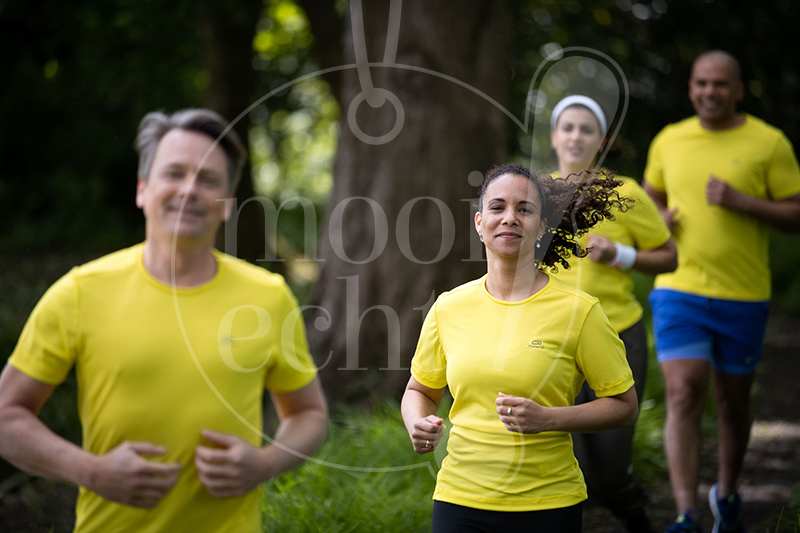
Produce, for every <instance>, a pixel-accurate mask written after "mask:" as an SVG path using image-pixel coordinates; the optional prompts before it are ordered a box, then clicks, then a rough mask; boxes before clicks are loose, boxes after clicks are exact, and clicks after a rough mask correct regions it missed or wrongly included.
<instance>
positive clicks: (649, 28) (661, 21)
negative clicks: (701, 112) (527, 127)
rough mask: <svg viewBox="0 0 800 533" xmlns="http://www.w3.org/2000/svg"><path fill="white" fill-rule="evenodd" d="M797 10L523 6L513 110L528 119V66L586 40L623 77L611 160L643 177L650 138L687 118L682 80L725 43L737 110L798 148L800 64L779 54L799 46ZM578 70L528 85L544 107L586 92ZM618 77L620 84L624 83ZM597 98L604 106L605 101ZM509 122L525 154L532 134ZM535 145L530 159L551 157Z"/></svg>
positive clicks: (548, 1)
mask: <svg viewBox="0 0 800 533" xmlns="http://www.w3.org/2000/svg"><path fill="white" fill-rule="evenodd" d="M796 13H797V6H796V5H795V4H793V3H792V2H789V1H777V2H771V3H770V4H769V8H768V7H767V6H766V5H765V4H763V3H757V2H756V3H753V2H744V1H733V2H718V1H717V2H715V1H713V0H709V1H706V2H667V1H664V0H655V1H653V2H646V3H637V2H632V1H631V0H591V1H588V2H577V1H565V2H558V1H555V0H526V1H523V2H519V3H517V4H516V9H515V17H514V25H515V30H516V31H515V32H514V38H515V43H514V51H513V53H512V57H511V60H510V65H509V66H510V74H511V76H512V91H513V93H512V98H511V100H510V101H511V102H513V104H512V107H513V109H514V110H515V114H516V115H517V116H520V117H521V116H524V107H523V106H524V104H525V101H526V96H527V95H528V91H529V85H530V82H531V79H532V78H533V75H534V72H535V70H536V68H537V67H539V65H540V64H541V63H542V61H543V60H544V58H545V56H547V55H548V54H549V53H551V52H553V51H557V50H559V49H561V48H566V47H570V46H583V47H588V48H591V49H594V50H597V51H599V52H602V53H604V54H607V55H608V56H610V57H611V58H612V59H613V60H614V61H615V62H616V63H618V64H619V65H620V67H621V68H622V70H623V72H624V73H625V79H626V81H627V83H628V86H629V88H630V96H631V100H630V107H629V109H628V112H627V114H626V116H625V120H624V122H623V124H622V130H621V135H620V137H619V138H618V139H617V141H616V145H617V147H618V148H619V149H620V154H619V158H618V159H617V160H615V161H614V160H609V161H608V163H609V164H610V165H611V166H612V168H617V169H619V170H620V171H622V173H625V174H627V175H633V176H641V175H642V171H643V169H644V165H645V159H646V155H647V148H648V146H649V144H650V141H651V140H652V138H653V136H654V135H655V134H656V133H657V132H658V131H659V130H660V129H661V128H663V127H664V126H665V125H666V124H667V123H669V122H675V121H677V120H680V119H682V118H684V117H687V116H689V115H691V114H693V110H692V107H691V105H690V103H689V100H688V97H687V86H686V80H687V79H688V77H689V73H690V69H691V64H692V61H693V60H694V59H695V58H696V57H697V55H699V54H700V53H702V52H704V51H707V50H710V49H724V50H727V51H729V52H731V53H732V54H733V55H735V56H737V57H738V58H739V59H740V61H741V63H742V71H743V77H744V83H745V98H744V101H743V102H742V104H741V109H743V110H745V111H747V112H750V113H753V114H754V115H756V116H759V117H761V118H763V119H764V120H766V121H767V122H769V123H771V124H773V125H775V126H777V127H779V128H781V129H782V130H784V131H785V132H786V134H787V135H788V137H789V138H790V139H791V140H792V141H793V142H794V144H795V145H797V144H798V142H800V120H798V119H800V107H797V106H792V105H788V102H791V97H790V95H791V94H794V93H795V92H796V91H797V89H798V87H800V67H798V65H796V64H792V65H789V64H787V62H786V61H784V60H782V57H785V51H786V50H791V49H794V48H795V45H794V36H793V33H792V28H793V22H792V21H793V20H794V19H795V17H796ZM767 36H769V38H767ZM580 55H582V56H585V57H592V58H595V59H597V60H598V61H600V63H604V64H605V65H606V66H608V67H610V68H611V70H612V71H614V69H613V67H612V65H611V64H610V63H608V62H606V61H604V60H601V59H599V58H597V56H593V55H590V54H587V53H584V52H581V53H580ZM569 56H570V54H567V55H566V57H569ZM559 63H561V61H553V62H551V63H549V64H548V65H547V67H548V68H547V69H546V71H548V72H549V71H550V67H553V66H555V67H556V70H558V69H559V68H560V67H559V66H558V65H559ZM595 66H597V65H595ZM577 70H578V69H577V64H576V65H574V66H573V67H569V68H565V69H563V72H561V73H559V74H566V75H567V76H568V78H564V77H563V76H556V78H559V77H560V78H561V79H560V80H559V79H554V78H553V75H554V74H556V72H555V71H553V72H552V73H551V75H550V77H549V79H548V77H547V76H545V77H543V78H542V80H541V81H542V84H541V85H540V86H536V87H534V89H541V90H543V91H544V92H545V93H546V94H547V95H548V96H549V97H550V98H549V99H548V101H547V102H545V103H544V104H543V105H545V109H546V110H549V109H552V106H553V104H554V103H555V101H553V100H554V98H557V97H560V96H561V95H562V94H564V95H565V94H568V93H570V92H580V91H581V90H583V88H582V87H583V86H581V85H580V83H575V77H574V75H575V74H576V73H577ZM592 70H593V69H588V70H586V69H584V70H583V72H584V74H583V75H582V76H581V77H580V79H581V80H582V83H589V84H590V85H591V83H595V88H596V89H598V90H600V91H599V92H600V93H601V94H608V93H607V92H604V91H603V90H601V89H602V85H603V84H602V83H601V80H599V79H598V77H599V75H600V72H599V71H598V72H597V75H595V74H594V73H592V72H591V71H592ZM553 81H556V82H557V85H558V87H556V86H555V85H553V83H552V82H553ZM618 81H619V82H620V86H621V82H622V80H618ZM562 82H567V83H562ZM561 87H563V88H561ZM559 91H561V92H559ZM601 103H605V102H602V97H601ZM609 114H614V113H613V112H612V113H609ZM617 115H619V113H617ZM547 116H549V113H548V114H547ZM618 118H619V117H618ZM509 127H510V128H512V129H513V134H512V136H511V139H512V140H513V143H514V144H515V147H514V148H515V150H513V151H516V152H518V153H526V152H525V149H524V147H523V144H524V141H528V140H529V139H528V138H527V137H526V136H525V134H523V133H521V132H520V131H519V130H518V129H517V128H516V126H513V125H512V124H509ZM545 129H546V128H545ZM539 148H540V150H539V151H538V152H535V153H534V154H533V157H534V159H535V160H538V161H542V162H543V164H544V163H546V162H547V161H548V159H547V156H548V154H547V152H548V144H547V143H546V142H545V143H541V142H540V143H539Z"/></svg>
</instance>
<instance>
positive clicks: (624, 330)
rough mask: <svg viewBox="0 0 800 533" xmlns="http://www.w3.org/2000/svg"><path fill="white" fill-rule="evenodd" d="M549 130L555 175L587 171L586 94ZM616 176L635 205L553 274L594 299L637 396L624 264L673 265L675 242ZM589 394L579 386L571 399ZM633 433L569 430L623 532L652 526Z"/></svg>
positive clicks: (652, 268)
mask: <svg viewBox="0 0 800 533" xmlns="http://www.w3.org/2000/svg"><path fill="white" fill-rule="evenodd" d="M550 130H551V131H550V139H551V142H552V144H553V148H554V149H555V152H556V155H557V157H558V169H559V175H560V177H568V176H572V179H585V178H586V177H587V176H589V175H590V174H589V173H586V172H583V173H581V171H582V170H586V169H589V170H592V169H594V168H595V166H596V164H597V159H598V156H599V154H600V152H601V151H602V150H603V148H604V146H605V142H606V133H607V130H608V123H607V121H606V116H605V114H604V113H603V110H602V108H601V107H600V105H598V103H597V102H595V101H594V100H592V99H591V98H589V97H587V96H579V95H573V96H568V97H566V98H564V99H563V100H561V101H560V102H559V103H558V104H556V106H555V108H554V109H553V113H552V115H551V117H550ZM617 179H621V180H623V181H624V184H623V186H622V187H620V190H619V194H620V195H621V196H624V197H627V198H630V199H632V200H634V204H633V205H632V207H631V208H630V209H629V210H628V211H626V212H624V213H617V214H616V216H615V218H614V219H613V220H611V219H607V220H604V221H603V222H601V223H600V224H598V225H597V226H595V227H594V228H593V229H592V231H591V233H589V234H588V235H586V236H584V237H583V238H582V240H581V244H582V245H583V246H584V247H586V248H588V249H589V255H588V257H586V258H584V259H578V258H576V257H575V256H571V258H570V267H571V268H569V269H561V270H559V271H558V272H557V274H556V275H557V277H558V278H559V279H560V280H562V281H566V282H567V283H570V284H572V285H575V286H576V287H578V288H580V289H581V290H584V291H586V292H588V293H589V294H591V295H592V296H594V297H596V298H598V299H599V300H600V305H601V306H602V307H603V310H604V311H605V312H606V314H607V315H608V318H609V320H610V322H611V325H612V326H613V327H614V328H615V329H616V330H617V332H618V333H619V336H620V338H621V339H622V341H623V342H624V343H625V349H626V352H627V357H628V363H629V364H630V366H631V369H632V371H633V376H634V379H635V381H636V392H637V394H638V397H639V400H640V401H641V398H642V396H643V394H644V383H645V377H646V374H647V334H646V332H645V328H644V324H643V323H642V316H643V310H642V306H641V305H640V304H639V302H638V301H637V300H636V298H635V297H634V294H633V279H632V278H631V270H632V269H636V270H639V271H640V272H644V273H646V274H659V273H661V272H669V271H671V270H674V269H675V268H676V267H677V266H678V260H677V249H676V247H675V243H674V241H673V240H672V237H671V236H670V232H669V230H668V229H667V226H666V225H665V224H664V221H663V219H662V218H661V216H660V215H659V213H658V210H657V209H656V206H655V205H654V204H653V201H652V200H651V199H650V197H649V196H648V195H647V194H646V193H645V192H644V190H643V189H642V188H641V187H640V186H639V184H638V183H636V181H634V180H633V179H631V178H625V177H617ZM594 398H595V396H594V394H593V393H592V391H591V390H590V389H588V388H587V387H584V388H583V389H582V390H581V392H580V394H579V395H578V397H577V398H576V400H575V402H576V404H579V403H583V402H587V401H591V400H593V399H594ZM633 434H634V426H628V427H626V428H622V429H615V430H612V431H607V432H604V433H595V434H587V433H575V434H573V436H572V437H573V443H574V447H575V455H576V457H577V458H578V461H579V462H580V465H581V470H582V471H583V474H584V478H585V480H586V484H587V486H588V488H589V493H590V494H591V496H592V497H593V498H595V499H596V500H598V501H599V502H600V503H602V504H603V505H604V506H605V507H607V508H608V509H609V510H610V511H611V512H612V513H613V514H614V515H615V516H616V517H617V518H619V519H620V520H622V522H623V524H625V526H626V528H627V530H628V531H630V532H651V531H653V528H652V526H651V525H650V522H649V520H648V519H647V515H646V513H645V503H646V498H645V494H644V491H643V490H642V489H641V488H640V487H639V485H638V484H637V483H636V479H635V477H634V475H633V469H632V468H631V446H632V440H633Z"/></svg>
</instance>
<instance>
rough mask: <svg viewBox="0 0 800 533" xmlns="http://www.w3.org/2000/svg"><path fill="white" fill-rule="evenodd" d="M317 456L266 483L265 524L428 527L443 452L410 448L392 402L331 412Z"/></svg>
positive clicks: (277, 527) (298, 528)
mask: <svg viewBox="0 0 800 533" xmlns="http://www.w3.org/2000/svg"><path fill="white" fill-rule="evenodd" d="M442 449H443V448H442ZM315 458H316V459H317V461H314V462H310V461H309V462H306V463H305V464H304V465H303V466H302V467H300V468H299V469H297V470H294V471H292V472H289V473H287V474H284V475H283V476H280V477H279V478H277V479H275V480H272V481H270V482H268V483H267V484H266V485H265V486H264V489H265V490H264V496H263V500H262V511H263V516H264V530H265V531H268V532H281V533H292V532H297V533H301V532H302V533H306V532H309V533H310V532H315V531H319V532H323V531H324V532H333V533H345V532H346V533H360V532H363V533H380V532H388V531H397V532H415V531H420V532H422V531H430V522H431V513H432V510H433V501H432V500H431V496H432V495H433V489H434V485H435V479H434V477H433V474H432V472H436V471H437V470H438V464H437V459H441V456H440V454H436V456H435V455H434V454H427V455H424V456H420V455H417V454H416V453H414V451H413V449H412V447H411V442H410V440H409V438H408V433H406V430H405V427H404V426H403V422H402V419H401V417H400V410H399V407H398V406H397V405H396V404H391V403H386V404H384V405H382V406H380V407H378V408H377V409H375V410H374V411H373V412H372V413H369V414H364V413H357V412H354V411H350V412H346V413H345V414H343V415H340V416H338V417H336V418H335V420H334V423H333V424H331V427H330V433H329V435H328V440H327V441H326V443H325V445H324V446H323V447H322V450H321V451H320V452H319V453H318V454H317V455H316V457H315ZM370 469H372V471H369V470H370ZM365 470H367V471H365Z"/></svg>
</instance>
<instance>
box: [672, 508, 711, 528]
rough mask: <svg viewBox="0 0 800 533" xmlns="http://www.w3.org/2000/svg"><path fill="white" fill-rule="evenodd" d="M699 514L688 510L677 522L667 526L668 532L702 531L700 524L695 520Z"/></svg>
mask: <svg viewBox="0 0 800 533" xmlns="http://www.w3.org/2000/svg"><path fill="white" fill-rule="evenodd" d="M696 516H697V512H696V511H692V510H688V511H686V512H685V513H683V514H682V515H680V516H679V517H678V519H677V520H675V523H674V524H672V525H671V526H669V527H668V528H667V531H666V533H686V532H688V533H702V531H703V530H702V529H700V525H699V524H698V523H697V522H695V521H694V518H695V517H696Z"/></svg>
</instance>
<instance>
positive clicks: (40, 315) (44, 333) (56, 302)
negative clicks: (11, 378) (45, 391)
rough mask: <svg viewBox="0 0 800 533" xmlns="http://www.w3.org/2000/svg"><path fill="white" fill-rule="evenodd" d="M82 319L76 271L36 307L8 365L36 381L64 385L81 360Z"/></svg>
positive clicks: (45, 296) (55, 284)
mask: <svg viewBox="0 0 800 533" xmlns="http://www.w3.org/2000/svg"><path fill="white" fill-rule="evenodd" d="M78 317H79V310H78V288H77V283H76V280H75V271H74V270H73V271H71V272H69V273H68V274H67V275H65V276H64V277H62V278H61V279H60V280H58V281H57V282H56V283H54V284H53V285H52V286H51V287H50V288H49V289H48V290H47V292H45V294H44V296H42V299H41V300H39V303H37V304H36V307H35V308H34V309H33V312H32V313H31V316H30V317H28V321H27V322H26V323H25V327H24V328H23V329H22V334H21V335H20V338H19V341H18V342H17V346H16V348H15V349H14V352H13V353H12V354H11V357H10V358H9V360H8V363H9V364H10V365H11V366H13V367H14V368H16V369H17V370H19V371H20V372H23V373H24V374H27V375H28V376H30V377H32V378H33V379H36V380H39V381H42V382H44V383H47V384H49V385H58V384H60V383H61V382H63V381H64V380H65V379H66V378H67V374H69V371H70V369H71V368H72V366H73V365H74V364H75V360H76V357H77V352H78V342H79V335H78V327H79V318H78Z"/></svg>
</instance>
